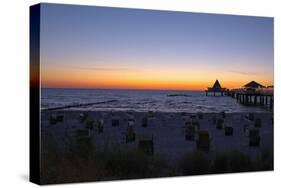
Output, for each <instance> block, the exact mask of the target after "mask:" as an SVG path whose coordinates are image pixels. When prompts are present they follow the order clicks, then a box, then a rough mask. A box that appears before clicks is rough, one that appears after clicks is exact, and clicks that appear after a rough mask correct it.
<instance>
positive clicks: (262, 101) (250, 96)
mask: <svg viewBox="0 0 281 188" xmlns="http://www.w3.org/2000/svg"><path fill="white" fill-rule="evenodd" d="M226 95H227V96H231V97H232V98H235V99H236V100H237V102H239V103H240V104H243V105H249V106H250V105H253V106H261V107H266V108H269V109H273V104H274V96H273V89H257V90H255V91H247V90H243V89H236V90H229V91H228V92H226Z"/></svg>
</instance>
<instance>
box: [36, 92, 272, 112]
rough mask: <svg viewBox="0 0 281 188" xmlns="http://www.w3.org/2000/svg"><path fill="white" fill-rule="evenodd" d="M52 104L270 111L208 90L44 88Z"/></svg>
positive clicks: (44, 102) (45, 104)
mask: <svg viewBox="0 0 281 188" xmlns="http://www.w3.org/2000/svg"><path fill="white" fill-rule="evenodd" d="M64 107H65V108H64ZM52 108H60V109H65V110H91V111H137V112H147V111H159V112H187V113H194V112H202V113H214V112H215V113H216V112H222V111H224V112H226V113H236V112H237V113H238V112H268V110H266V109H265V108H261V107H258V106H244V105H241V104H239V103H238V102H237V101H236V100H235V99H233V98H231V97H229V96H223V97H221V96H217V97H214V96H206V95H205V92H204V91H174V90H130V89H59V88H42V89H41V110H46V109H52Z"/></svg>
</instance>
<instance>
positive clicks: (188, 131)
mask: <svg viewBox="0 0 281 188" xmlns="http://www.w3.org/2000/svg"><path fill="white" fill-rule="evenodd" d="M195 133H196V127H195V126H193V125H189V126H187V127H186V128H185V140H194V139H195Z"/></svg>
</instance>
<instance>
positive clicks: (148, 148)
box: [138, 135, 154, 155]
mask: <svg viewBox="0 0 281 188" xmlns="http://www.w3.org/2000/svg"><path fill="white" fill-rule="evenodd" d="M138 148H139V150H141V151H142V152H144V153H145V154H147V155H153V153H154V144H153V136H144V135H142V136H139V143H138Z"/></svg>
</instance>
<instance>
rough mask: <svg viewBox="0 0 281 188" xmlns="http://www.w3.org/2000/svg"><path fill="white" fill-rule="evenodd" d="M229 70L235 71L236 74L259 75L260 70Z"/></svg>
mask: <svg viewBox="0 0 281 188" xmlns="http://www.w3.org/2000/svg"><path fill="white" fill-rule="evenodd" d="M227 72H231V73H235V74H241V75H258V74H260V72H255V71H237V70H229V71H227Z"/></svg>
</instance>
